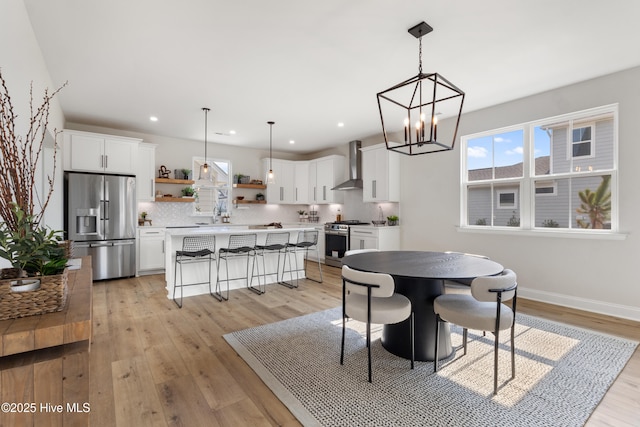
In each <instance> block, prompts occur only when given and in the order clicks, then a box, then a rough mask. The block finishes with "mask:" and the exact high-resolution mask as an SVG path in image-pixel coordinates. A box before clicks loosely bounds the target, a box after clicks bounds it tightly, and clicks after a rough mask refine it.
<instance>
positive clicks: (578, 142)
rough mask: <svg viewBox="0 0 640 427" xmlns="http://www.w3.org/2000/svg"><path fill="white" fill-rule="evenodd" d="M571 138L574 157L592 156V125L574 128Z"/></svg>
mask: <svg viewBox="0 0 640 427" xmlns="http://www.w3.org/2000/svg"><path fill="white" fill-rule="evenodd" d="M571 140H572V150H571V153H572V155H573V157H585V156H591V151H592V150H591V142H592V139H591V126H586V127H580V128H577V129H573V131H572V138H571Z"/></svg>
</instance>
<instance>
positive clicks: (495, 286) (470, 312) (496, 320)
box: [433, 269, 518, 395]
mask: <svg viewBox="0 0 640 427" xmlns="http://www.w3.org/2000/svg"><path fill="white" fill-rule="evenodd" d="M517 289H518V283H517V277H516V273H514V272H513V271H512V270H509V269H505V270H504V271H503V272H502V274H500V275H498V276H486V277H477V278H475V279H474V280H473V281H472V282H471V295H461V294H444V295H440V296H439V297H437V298H436V299H435V300H434V301H433V311H434V312H435V314H436V315H437V320H438V321H437V322H436V341H435V359H434V362H433V368H434V372H437V371H438V339H439V334H440V322H443V321H444V322H449V323H454V324H456V325H458V326H461V327H462V328H463V329H462V345H463V348H464V354H463V355H466V354H467V331H468V330H469V329H474V330H479V331H491V332H493V334H494V336H495V341H494V360H493V394H494V395H495V394H497V393H498V345H499V338H500V331H502V330H505V329H511V379H513V378H515V377H516V361H515V325H516V300H517V293H518V291H517ZM509 300H512V303H511V307H509V306H508V305H506V304H504V302H507V301H509Z"/></svg>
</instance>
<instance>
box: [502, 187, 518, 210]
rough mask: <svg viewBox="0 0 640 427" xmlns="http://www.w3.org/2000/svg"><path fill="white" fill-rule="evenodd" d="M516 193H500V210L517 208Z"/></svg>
mask: <svg viewBox="0 0 640 427" xmlns="http://www.w3.org/2000/svg"><path fill="white" fill-rule="evenodd" d="M516 203H517V198H516V192H515V191H498V209H512V208H515V207H516Z"/></svg>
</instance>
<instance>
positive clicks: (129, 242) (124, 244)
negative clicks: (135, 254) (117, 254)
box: [113, 240, 135, 246]
mask: <svg viewBox="0 0 640 427" xmlns="http://www.w3.org/2000/svg"><path fill="white" fill-rule="evenodd" d="M134 243H135V241H134V240H123V241H121V242H113V246H129V245H133V244H134Z"/></svg>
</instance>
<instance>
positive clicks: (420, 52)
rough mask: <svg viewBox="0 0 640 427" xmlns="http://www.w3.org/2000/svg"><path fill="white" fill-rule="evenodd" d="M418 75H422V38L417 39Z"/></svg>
mask: <svg viewBox="0 0 640 427" xmlns="http://www.w3.org/2000/svg"><path fill="white" fill-rule="evenodd" d="M418 41H419V43H418V46H419V47H418V64H419V65H418V74H422V36H420V38H418Z"/></svg>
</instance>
